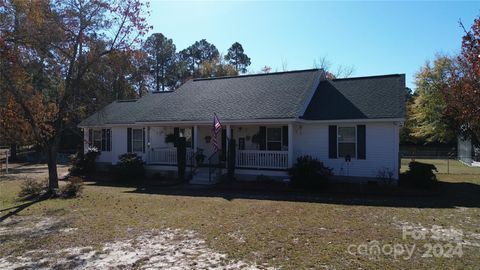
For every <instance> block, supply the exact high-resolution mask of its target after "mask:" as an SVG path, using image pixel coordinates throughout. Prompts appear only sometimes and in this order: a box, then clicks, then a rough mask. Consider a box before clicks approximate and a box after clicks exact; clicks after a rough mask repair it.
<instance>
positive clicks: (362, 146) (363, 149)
mask: <svg viewBox="0 0 480 270" xmlns="http://www.w3.org/2000/svg"><path fill="white" fill-rule="evenodd" d="M366 153H367V144H366V132H365V125H358V126H357V159H366Z"/></svg>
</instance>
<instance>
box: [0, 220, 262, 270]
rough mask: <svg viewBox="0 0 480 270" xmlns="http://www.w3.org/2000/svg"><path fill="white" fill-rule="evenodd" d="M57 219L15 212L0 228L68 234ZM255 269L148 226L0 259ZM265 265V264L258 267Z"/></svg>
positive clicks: (36, 264) (69, 265) (2, 263)
mask: <svg viewBox="0 0 480 270" xmlns="http://www.w3.org/2000/svg"><path fill="white" fill-rule="evenodd" d="M58 223H61V221H59V220H55V219H53V218H48V217H45V218H44V217H39V218H34V219H30V220H27V218H20V217H16V218H15V219H10V220H7V222H5V223H3V224H2V226H1V227H0V236H2V235H9V236H12V235H13V236H14V235H19V234H22V235H25V234H29V233H32V234H37V235H38V234H49V233H54V232H60V233H69V232H71V231H74V230H76V229H75V228H62V229H58V230H57V229H55V228H56V227H57V224H58ZM17 268H21V269H23V268H34V269H51V268H56V269H112V268H113V269H125V268H126V269H130V268H135V269H172V268H174V269H207V268H208V269H259V268H260V266H257V265H252V264H249V263H246V262H243V261H238V260H232V259H229V258H228V257H227V256H226V255H225V254H222V253H219V252H216V251H215V250H213V249H211V248H209V247H208V246H207V244H206V242H205V241H204V240H203V239H201V238H199V237H198V235H197V234H196V233H195V232H193V231H182V230H178V229H165V230H151V231H148V232H146V233H144V234H142V235H140V236H138V237H134V238H133V239H126V240H118V241H113V242H108V243H105V244H104V245H102V247H101V248H98V247H96V248H95V247H92V246H84V247H70V248H65V249H59V250H44V249H34V250H30V251H27V252H25V253H24V254H22V255H20V256H6V257H3V258H0V269H17ZM263 268H265V267H263Z"/></svg>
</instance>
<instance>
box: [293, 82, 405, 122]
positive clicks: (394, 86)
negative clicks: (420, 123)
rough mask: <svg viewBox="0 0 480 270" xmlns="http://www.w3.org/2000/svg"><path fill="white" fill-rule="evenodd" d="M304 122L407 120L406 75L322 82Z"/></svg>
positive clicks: (306, 112) (307, 110) (304, 116)
mask: <svg viewBox="0 0 480 270" xmlns="http://www.w3.org/2000/svg"><path fill="white" fill-rule="evenodd" d="M302 118H303V119H306V120H346V119H404V118H405V75H404V74H392V75H383V76H371V77H358V78H347V79H335V80H325V81H321V82H320V84H319V85H318V88H317V91H316V92H315V94H314V96H313V98H312V100H311V101H310V104H309V105H308V108H307V109H306V111H305V114H304V115H303V117H302Z"/></svg>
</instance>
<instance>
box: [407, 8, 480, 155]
mask: <svg viewBox="0 0 480 270" xmlns="http://www.w3.org/2000/svg"><path fill="white" fill-rule="evenodd" d="M460 27H461V28H462V29H463V31H464V36H463V38H462V42H461V51H460V53H459V54H458V55H454V56H449V55H443V54H437V55H436V56H435V58H434V59H433V61H427V62H426V63H425V65H424V66H422V67H421V68H420V69H419V71H418V72H417V73H416V74H415V86H416V90H415V92H413V91H411V90H410V89H407V91H406V102H407V118H406V122H405V125H404V127H403V128H402V130H401V135H400V136H401V142H402V143H414V144H429V143H455V142H456V139H457V137H461V138H464V139H471V140H472V142H473V143H474V144H475V145H477V146H479V138H480V17H479V18H476V19H475V20H474V23H473V25H472V26H471V28H470V29H468V30H467V29H466V28H465V27H464V25H463V24H462V23H460Z"/></svg>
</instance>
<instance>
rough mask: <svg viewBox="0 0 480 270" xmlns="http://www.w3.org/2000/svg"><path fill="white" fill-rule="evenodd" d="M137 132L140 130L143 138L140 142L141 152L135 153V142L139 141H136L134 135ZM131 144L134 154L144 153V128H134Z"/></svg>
mask: <svg viewBox="0 0 480 270" xmlns="http://www.w3.org/2000/svg"><path fill="white" fill-rule="evenodd" d="M135 130H140V132H141V134H142V137H141V140H140V141H141V142H142V144H141V149H140V151H135V147H134V146H135V144H134V143H133V142H135V141H138V140H135V136H134V135H133V134H134V133H135ZM131 143H132V152H133V153H143V144H144V141H143V128H132V142H131Z"/></svg>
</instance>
